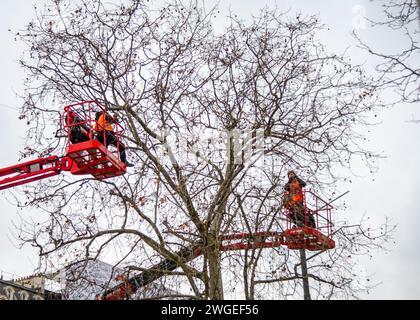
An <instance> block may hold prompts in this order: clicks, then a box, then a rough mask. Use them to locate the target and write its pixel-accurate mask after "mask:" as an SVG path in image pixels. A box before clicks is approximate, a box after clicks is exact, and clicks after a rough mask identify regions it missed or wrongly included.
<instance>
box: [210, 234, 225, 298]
mask: <svg viewBox="0 0 420 320" xmlns="http://www.w3.org/2000/svg"><path fill="white" fill-rule="evenodd" d="M208 239H209V242H208V244H209V246H208V251H207V259H208V266H209V296H210V299H211V300H223V281H222V271H221V266H220V263H221V260H220V250H219V242H218V239H217V237H215V236H214V235H211V234H210V235H209V238H208Z"/></svg>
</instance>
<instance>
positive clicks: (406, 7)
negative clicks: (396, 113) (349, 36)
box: [356, 0, 420, 103]
mask: <svg viewBox="0 0 420 320" xmlns="http://www.w3.org/2000/svg"><path fill="white" fill-rule="evenodd" d="M376 3H378V4H379V3H381V6H382V8H383V11H384V15H385V18H384V19H383V20H382V21H372V20H370V22H371V24H372V27H374V28H375V29H376V30H377V32H378V33H380V34H381V36H382V35H384V34H387V33H389V32H395V31H399V32H401V34H402V35H403V36H404V41H405V43H404V47H401V46H400V45H396V46H390V51H389V52H383V51H380V50H378V49H375V48H374V47H373V46H372V45H370V44H369V43H367V42H366V41H362V40H361V39H360V38H359V36H358V35H356V38H357V39H358V40H359V42H360V44H361V46H362V47H363V48H364V49H365V50H367V51H368V52H369V53H370V54H372V55H374V56H376V57H378V58H379V61H381V62H380V63H378V64H377V66H376V71H377V72H378V74H379V78H378V85H379V86H381V87H384V88H391V89H393V90H395V92H396V93H398V96H399V100H398V101H401V102H410V103H413V102H419V101H420V96H419V92H420V68H419V64H418V61H419V59H420V47H419V37H420V35H419V32H420V9H419V1H417V0H404V1H376Z"/></svg>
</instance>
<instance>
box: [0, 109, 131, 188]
mask: <svg viewBox="0 0 420 320" xmlns="http://www.w3.org/2000/svg"><path fill="white" fill-rule="evenodd" d="M104 112H106V110H105V108H104V107H102V106H101V105H100V104H99V103H97V102H96V101H83V102H79V103H75V104H72V105H68V106H66V107H64V116H63V119H62V120H63V124H64V130H65V131H66V133H67V142H66V155H65V156H62V157H58V156H54V155H52V156H49V157H45V158H39V159H35V160H31V161H28V162H24V163H21V164H17V165H14V166H11V167H7V168H4V169H0V178H3V179H2V180H0V190H3V189H7V188H11V187H15V186H18V185H22V184H26V183H29V182H32V181H36V180H41V179H45V178H49V177H52V176H55V175H58V174H60V173H61V172H62V171H69V172H70V173H72V174H75V175H92V176H94V177H95V178H96V179H106V178H112V177H116V176H121V175H123V174H124V173H125V172H126V165H125V164H124V163H123V162H122V161H121V159H120V154H119V152H118V150H119V146H120V143H121V140H122V136H123V133H124V129H123V127H122V126H121V125H120V124H119V123H118V121H117V120H116V119H114V118H113V117H112V116H111V115H108V116H109V118H110V120H111V122H112V126H113V134H114V136H115V138H116V139H115V140H116V143H115V145H113V146H111V147H110V148H114V149H108V146H107V145H106V144H107V139H106V135H105V132H104V131H98V130H97V128H96V126H95V122H96V119H95V115H96V114H102V113H104ZM98 140H101V141H103V142H104V143H101V142H99V141H98Z"/></svg>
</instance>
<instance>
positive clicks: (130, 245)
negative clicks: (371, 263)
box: [18, 0, 388, 299]
mask: <svg viewBox="0 0 420 320" xmlns="http://www.w3.org/2000/svg"><path fill="white" fill-rule="evenodd" d="M215 14H216V13H215V11H214V10H210V11H209V12H208V13H207V14H204V13H203V12H202V10H201V9H200V8H199V7H198V6H197V4H196V3H194V2H192V3H187V4H185V3H184V2H181V1H173V2H172V3H170V4H167V5H166V6H165V7H162V8H160V9H156V8H154V7H152V6H148V5H147V4H145V3H144V2H143V1H138V0H132V1H124V2H122V4H119V5H115V4H110V3H109V2H105V1H101V0H94V1H91V0H89V1H87V0H79V1H66V0H54V1H51V3H50V4H49V6H48V7H46V8H45V9H44V10H43V11H39V10H37V17H36V18H35V19H34V20H33V21H31V22H30V23H29V24H28V25H27V28H26V29H25V30H22V31H20V32H19V33H18V36H19V37H20V39H21V40H22V41H24V42H25V43H26V44H27V47H28V50H27V52H26V53H25V56H24V57H23V59H22V60H21V64H22V66H23V67H24V68H25V69H26V71H27V79H26V93H25V97H24V98H25V103H24V106H23V108H22V113H21V118H22V119H25V121H27V123H28V131H27V149H26V150H25V152H24V153H23V154H22V156H23V157H26V156H29V155H33V154H34V153H36V154H46V153H51V152H56V153H60V152H61V153H64V146H65V141H64V139H63V138H56V137H54V135H53V133H54V131H56V130H57V129H60V127H59V125H58V123H59V119H60V116H61V115H62V112H63V111H62V106H63V105H66V104H68V103H69V102H74V101H83V100H91V99H94V100H97V101H99V102H100V103H101V104H103V105H104V106H106V107H107V108H108V109H109V110H115V111H118V112H119V113H120V115H121V118H122V119H123V123H124V125H125V127H126V128H127V131H126V136H125V140H126V142H127V145H128V153H129V157H130V159H131V160H132V162H135V163H136V166H135V167H134V168H133V169H129V170H128V172H127V174H125V175H124V176H123V177H119V178H113V179H109V180H103V181H97V180H95V179H93V178H89V177H83V178H80V179H75V178H74V177H70V176H61V177H60V178H56V179H51V180H44V181H41V182H38V183H37V184H33V185H30V186H28V187H25V188H24V189H23V194H24V196H25V197H26V200H24V201H22V202H21V203H20V205H21V206H22V207H24V206H33V207H36V208H37V209H38V210H40V211H42V212H44V213H45V214H44V215H41V214H40V217H39V220H38V219H37V221H33V222H31V221H28V222H26V223H24V224H23V225H22V228H21V239H22V240H23V241H24V242H29V243H31V244H32V245H34V246H36V247H38V248H39V253H40V256H41V257H42V261H43V262H44V263H45V265H44V266H45V267H48V268H52V267H56V268H58V267H60V266H62V265H64V264H66V263H68V262H69V261H74V260H86V259H87V258H89V259H103V258H104V257H106V259H107V260H108V261H110V260H112V261H113V265H114V267H115V268H128V270H131V271H130V272H136V271H141V270H144V269H147V268H149V267H151V266H154V265H156V264H157V263H158V262H159V261H160V260H161V259H168V261H172V262H173V263H176V264H177V265H179V267H180V269H177V270H171V271H169V270H166V271H164V273H165V275H166V277H165V279H171V281H172V284H173V285H174V286H175V285H176V284H177V285H179V286H180V288H183V289H185V290H186V291H190V292H189V293H186V294H187V295H193V296H194V297H195V298H196V299H223V298H224V294H225V293H226V292H228V290H231V289H233V290H234V289H235V288H233V287H234V286H236V287H237V285H232V286H229V282H230V281H232V282H235V281H236V280H239V281H240V283H243V284H244V288H245V289H244V292H245V297H246V298H249V299H254V298H259V297H261V296H260V295H259V293H261V292H263V291H264V290H266V288H268V287H270V283H269V282H270V280H267V279H263V280H262V279H261V275H264V274H266V272H270V274H271V276H272V278H273V279H272V280H273V282H274V280H275V277H274V276H275V274H272V271H273V270H274V271H276V272H277V271H278V270H284V274H286V275H287V276H285V277H284V279H287V280H288V281H287V283H288V285H290V286H291V287H294V288H297V286H298V285H299V283H300V282H296V281H295V280H299V281H300V280H301V279H302V275H301V274H299V272H297V271H296V269H295V268H294V267H293V265H297V266H298V265H299V261H296V260H294V255H295V253H294V252H288V251H287V250H285V249H284V248H276V249H272V250H270V252H268V251H267V250H266V251H263V250H262V249H253V250H247V251H245V252H234V251H232V252H226V253H223V254H222V253H221V251H220V246H221V240H220V239H221V238H220V237H221V236H222V235H224V234H229V233H232V232H238V231H242V232H253V231H257V230H282V219H281V208H280V199H281V194H282V184H283V183H282V179H283V177H284V176H285V172H286V171H287V170H288V169H290V168H295V169H298V170H299V171H300V172H301V174H302V175H303V176H304V177H305V178H306V179H307V180H308V182H309V183H310V184H311V185H312V187H313V188H314V189H316V190H318V191H319V192H321V190H322V192H323V193H324V194H328V193H329V192H332V190H333V189H334V187H335V183H336V182H338V181H340V179H341V178H343V177H340V176H338V174H337V172H338V171H337V170H336V168H343V167H344V168H346V167H347V168H349V167H350V163H351V161H352V159H354V158H361V159H362V160H364V161H365V163H366V165H368V166H372V165H373V163H374V158H375V154H374V153H373V152H371V151H368V150H365V149H364V148H363V144H362V143H363V140H364V139H365V137H364V136H363V135H362V134H361V133H360V132H359V131H358V129H360V128H361V127H362V126H366V125H369V123H367V121H366V117H367V116H369V115H371V114H373V113H374V112H377V111H378V110H379V109H380V107H381V106H380V104H379V103H378V102H377V96H376V94H375V86H374V84H373V83H372V82H371V81H370V80H369V78H368V77H366V76H365V75H364V73H363V70H362V69H361V67H360V66H355V65H352V64H350V63H349V62H348V61H347V59H346V58H345V57H342V56H338V55H336V54H331V53H328V52H327V51H326V49H325V47H324V46H323V45H322V44H321V43H319V41H318V40H317V38H316V32H317V30H319V29H320V28H321V27H322V26H321V25H320V23H319V21H318V19H317V18H316V17H312V16H309V17H304V16H300V15H299V16H296V17H287V16H286V15H285V14H281V13H278V12H276V11H270V10H263V11H261V12H260V13H259V14H258V15H257V16H256V17H255V18H254V19H253V20H252V21H251V22H250V23H246V22H244V21H241V20H240V19H239V18H238V17H236V16H234V15H232V16H230V17H229V18H228V26H227V27H226V28H225V30H224V33H222V34H218V33H216V32H215V31H214V28H213V25H212V19H213V16H214V15H215ZM35 150H36V151H35ZM337 226H338V228H337V230H338V231H337V237H340V241H339V244H338V247H337V249H335V250H333V251H332V252H325V253H322V254H321V253H318V254H314V256H315V257H314V256H309V257H307V258H306V259H305V261H306V260H307V261H308V263H310V265H308V267H307V269H308V275H307V277H309V278H311V279H315V280H316V283H321V284H322V283H327V284H328V285H329V286H330V287H332V288H336V287H337V286H341V288H342V290H344V291H345V290H353V289H351V288H352V287H351V286H350V284H349V283H351V282H352V280H351V279H347V282H345V281H344V282H343V283H340V284H332V280H331V281H329V282H328V279H331V277H333V275H336V274H337V270H339V265H343V264H344V263H345V262H344V260H343V259H344V258H345V257H344V255H345V254H346V253H347V252H349V250H350V251H351V250H352V248H354V246H356V245H357V243H358V242H359V241H366V243H365V245H366V246H367V247H375V246H378V244H377V242H378V239H379V238H367V237H366V235H365V234H364V233H363V232H359V233H352V232H350V231H349V230H350V229H351V228H350V229H348V228H344V227H342V228H341V227H340V225H339V224H338V225H337ZM386 236H388V233H386V235H384V236H383V237H382V236H381V237H380V239H385V238H386ZM341 241H342V242H341ZM197 244H200V250H201V252H202V256H200V257H199V258H197V259H195V260H193V261H191V262H189V263H186V261H185V259H184V258H183V256H182V254H180V252H183V251H182V250H185V249H186V248H190V247H191V246H193V247H194V246H196V245H197ZM344 248H347V249H344ZM275 252H281V255H279V256H280V257H282V258H281V259H280V260H278V257H279V256H277V255H275ZM315 258H317V259H319V260H318V262H317V263H316V264H313V263H312V262H313V261H315V260H316V259H315ZM279 261H280V262H279ZM270 264H275V267H274V268H273V269H272V270H270V271H267V270H268V269H270ZM237 268H240V269H237ZM333 268H336V269H334V270H335V271H336V273H334V272H333V271H334V270H333ZM225 271H226V272H225ZM325 279H327V280H325ZM226 286H227V287H226ZM262 287H264V288H262ZM261 288H262V289H261ZM349 288H350V289H349ZM256 290H257V291H258V292H256ZM324 291H325V290H324V289H323V290H319V291H318V292H319V297H324V298H329V297H331V296H334V294H335V291H334V289H331V290H330V293H331V294H330V295H324ZM352 292H354V290H353V291H352ZM288 294H290V291H287V292H286V293H285V295H286V296H287V295H288Z"/></svg>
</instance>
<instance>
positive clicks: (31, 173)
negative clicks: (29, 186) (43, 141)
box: [0, 156, 72, 190]
mask: <svg viewBox="0 0 420 320" xmlns="http://www.w3.org/2000/svg"><path fill="white" fill-rule="evenodd" d="M71 165H72V160H71V159H70V158H68V157H63V158H59V157H57V156H49V157H46V158H40V159H36V160H32V161H28V162H24V163H21V164H17V165H14V166H11V167H7V168H4V169H0V178H3V179H2V180H0V190H3V189H7V188H11V187H15V186H19V185H22V184H26V183H29V182H32V181H36V180H41V179H45V178H49V177H52V176H55V175H58V174H60V173H61V171H62V170H64V171H69V170H70V168H71Z"/></svg>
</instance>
